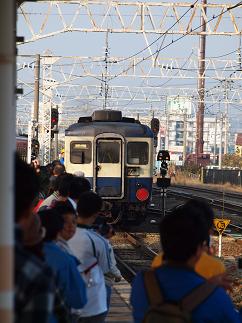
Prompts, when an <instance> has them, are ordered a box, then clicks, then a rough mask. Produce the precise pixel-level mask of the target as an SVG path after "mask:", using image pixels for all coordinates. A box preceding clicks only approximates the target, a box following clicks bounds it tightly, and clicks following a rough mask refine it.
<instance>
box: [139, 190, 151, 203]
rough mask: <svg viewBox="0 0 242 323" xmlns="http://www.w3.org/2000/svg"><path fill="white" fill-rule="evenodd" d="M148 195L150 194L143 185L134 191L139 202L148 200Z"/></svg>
mask: <svg viewBox="0 0 242 323" xmlns="http://www.w3.org/2000/svg"><path fill="white" fill-rule="evenodd" d="M149 196H150V193H149V191H148V190H147V189H146V188H144V187H142V188H139V189H138V190H137V191H136V198H137V200H139V201H140V202H144V201H146V200H148V198H149Z"/></svg>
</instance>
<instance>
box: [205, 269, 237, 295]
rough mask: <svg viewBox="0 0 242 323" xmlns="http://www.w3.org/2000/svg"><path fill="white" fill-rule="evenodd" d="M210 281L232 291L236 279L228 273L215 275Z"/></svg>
mask: <svg viewBox="0 0 242 323" xmlns="http://www.w3.org/2000/svg"><path fill="white" fill-rule="evenodd" d="M208 281H209V282H210V283H212V284H215V285H218V286H220V287H223V288H224V289H226V290H229V291H231V290H232V285H233V282H234V280H233V279H232V278H231V277H230V276H229V275H228V273H224V274H220V275H217V276H214V277H212V278H210V279H209V280H208Z"/></svg>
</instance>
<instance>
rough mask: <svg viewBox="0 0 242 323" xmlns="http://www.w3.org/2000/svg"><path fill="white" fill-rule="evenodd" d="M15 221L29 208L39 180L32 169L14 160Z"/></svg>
mask: <svg viewBox="0 0 242 323" xmlns="http://www.w3.org/2000/svg"><path fill="white" fill-rule="evenodd" d="M14 188H15V220H16V221H17V222H18V221H19V220H20V219H21V217H22V216H24V212H25V211H26V210H27V209H28V208H29V207H31V205H32V203H33V200H34V199H35V197H36V196H37V195H38V192H39V180H38V176H37V175H36V173H35V171H34V169H33V168H31V167H30V166H29V165H28V164H26V163H25V162H24V161H22V160H21V159H20V157H19V156H18V155H16V158H15V186H14Z"/></svg>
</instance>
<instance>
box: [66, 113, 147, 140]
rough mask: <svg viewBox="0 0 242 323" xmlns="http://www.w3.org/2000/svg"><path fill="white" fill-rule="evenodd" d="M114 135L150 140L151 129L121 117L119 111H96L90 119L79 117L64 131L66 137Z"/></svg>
mask: <svg viewBox="0 0 242 323" xmlns="http://www.w3.org/2000/svg"><path fill="white" fill-rule="evenodd" d="M102 133H116V134H120V135H122V136H123V137H145V138H152V137H153V132H152V131H151V129H150V128H149V127H148V126H146V125H143V124H141V123H140V122H139V121H137V120H135V119H133V118H126V117H122V113H121V111H116V110H97V111H94V113H93V114H92V116H90V117H81V118H79V120H78V123H75V124H72V125H71V126H69V128H68V129H66V131H65V135H66V136H83V137H85V136H91V137H95V136H97V135H99V134H102Z"/></svg>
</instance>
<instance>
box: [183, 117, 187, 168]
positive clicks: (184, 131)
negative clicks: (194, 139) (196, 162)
mask: <svg viewBox="0 0 242 323" xmlns="http://www.w3.org/2000/svg"><path fill="white" fill-rule="evenodd" d="M183 123H184V126H183V166H184V165H185V162H186V155H187V114H186V111H185V113H184V120H183Z"/></svg>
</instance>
